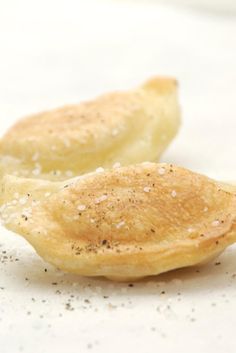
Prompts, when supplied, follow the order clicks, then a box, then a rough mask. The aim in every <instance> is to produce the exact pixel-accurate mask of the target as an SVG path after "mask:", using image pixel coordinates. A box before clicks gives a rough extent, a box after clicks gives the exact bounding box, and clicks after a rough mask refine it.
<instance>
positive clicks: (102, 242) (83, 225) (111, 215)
mask: <svg viewBox="0 0 236 353" xmlns="http://www.w3.org/2000/svg"><path fill="white" fill-rule="evenodd" d="M226 189H227V190H226ZM235 193H236V188H233V187H231V189H229V188H228V187H226V186H224V185H223V184H222V185H221V184H220V183H217V182H215V181H213V180H211V179H209V178H207V177H205V176H202V175H199V174H196V173H193V172H191V171H188V170H186V169H183V168H179V167H175V166H172V165H168V164H155V163H142V164H137V165H134V166H128V167H121V168H113V169H110V170H105V171H103V170H98V171H97V172H95V173H90V174H87V175H84V176H81V177H78V178H75V179H71V180H69V181H67V182H50V181H45V180H36V179H32V180H29V179H23V178H17V177H13V176H5V177H4V178H3V180H2V193H1V204H2V206H1V210H0V214H1V218H2V220H3V223H4V225H5V226H6V227H7V228H8V229H10V230H12V231H14V232H16V233H19V234H21V235H22V236H23V237H25V238H26V239H27V240H28V241H29V242H30V243H31V244H32V246H33V247H34V248H35V249H36V251H37V252H38V254H39V255H40V256H42V257H43V258H44V259H45V260H46V261H48V262H50V263H52V264H54V265H55V266H57V267H59V268H61V269H63V270H65V271H69V272H73V273H77V274H80V275H86V276H105V277H108V278H111V279H114V280H131V279H132V280H133V279H138V278H140V277H144V276H150V275H157V274H159V273H162V272H166V271H169V270H172V269H176V268H180V267H185V266H192V265H195V264H199V263H203V262H206V261H209V260H210V259H211V258H212V257H214V256H216V255H218V254H219V253H220V252H222V251H223V250H224V249H225V248H226V247H227V246H228V245H230V244H232V243H233V242H235V241H236V223H235V222H236V194H235Z"/></svg>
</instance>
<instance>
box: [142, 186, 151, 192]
mask: <svg viewBox="0 0 236 353" xmlns="http://www.w3.org/2000/svg"><path fill="white" fill-rule="evenodd" d="M143 191H144V192H150V191H151V188H150V187H149V186H145V187H144V188H143Z"/></svg>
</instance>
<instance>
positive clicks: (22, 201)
mask: <svg viewBox="0 0 236 353" xmlns="http://www.w3.org/2000/svg"><path fill="white" fill-rule="evenodd" d="M26 202H27V199H26V197H21V198H20V199H19V203H20V204H21V205H25V204H26Z"/></svg>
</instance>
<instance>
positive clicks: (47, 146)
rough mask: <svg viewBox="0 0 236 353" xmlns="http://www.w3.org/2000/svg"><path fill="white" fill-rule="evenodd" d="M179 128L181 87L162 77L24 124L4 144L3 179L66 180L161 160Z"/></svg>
mask: <svg viewBox="0 0 236 353" xmlns="http://www.w3.org/2000/svg"><path fill="white" fill-rule="evenodd" d="M179 124H180V112H179V105H178V101H177V83H176V81H175V80H174V79H171V78H161V77H156V78H153V79H151V80H149V81H147V82H146V83H145V84H144V85H142V86H140V87H138V88H137V89H135V90H133V91H127V92H116V93H110V94H106V95H103V96H101V97H98V98H97V99H95V100H93V101H90V102H85V103H81V104H77V105H69V106H65V107H62V108H59V109H55V110H51V111H48V112H44V113H40V114H36V115H33V116H30V117H27V118H25V119H22V120H20V121H19V122H17V123H16V124H15V125H14V126H13V127H12V128H11V129H10V130H9V131H8V132H7V133H6V134H5V136H4V137H3V138H2V140H1V141H0V175H4V174H13V175H16V176H23V177H30V178H41V179H48V180H65V179H68V178H70V177H72V176H76V175H80V174H83V173H87V172H90V171H92V170H94V169H95V168H96V167H97V166H101V167H105V168H110V167H112V166H113V164H115V163H116V164H117V162H119V163H121V164H122V165H128V164H132V163H138V162H143V161H145V160H152V161H157V159H158V158H159V157H160V155H161V153H162V152H163V151H164V149H165V148H166V147H167V145H168V144H169V143H170V141H171V140H172V139H173V137H174V136H175V135H176V133H177V130H178V128H179Z"/></svg>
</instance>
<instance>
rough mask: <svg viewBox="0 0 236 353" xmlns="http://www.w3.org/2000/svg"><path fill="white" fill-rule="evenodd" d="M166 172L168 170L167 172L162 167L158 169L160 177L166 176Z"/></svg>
mask: <svg viewBox="0 0 236 353" xmlns="http://www.w3.org/2000/svg"><path fill="white" fill-rule="evenodd" d="M165 172H166V170H165V168H163V167H160V168H159V169H158V174H160V175H164V174H165Z"/></svg>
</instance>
